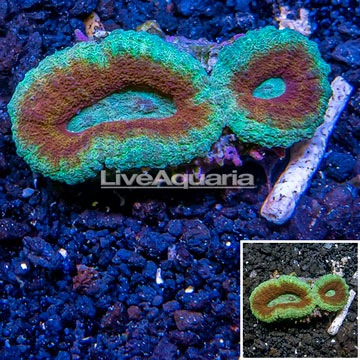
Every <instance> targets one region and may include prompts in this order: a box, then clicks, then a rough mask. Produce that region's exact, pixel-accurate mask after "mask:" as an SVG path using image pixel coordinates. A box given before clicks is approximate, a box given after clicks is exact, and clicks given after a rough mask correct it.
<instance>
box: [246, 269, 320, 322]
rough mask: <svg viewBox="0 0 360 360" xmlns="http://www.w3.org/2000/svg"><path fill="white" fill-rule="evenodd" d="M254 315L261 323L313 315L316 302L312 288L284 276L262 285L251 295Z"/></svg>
mask: <svg viewBox="0 0 360 360" xmlns="http://www.w3.org/2000/svg"><path fill="white" fill-rule="evenodd" d="M250 307H251V311H252V313H253V314H254V315H255V316H256V318H258V319H259V320H261V321H264V322H273V321H276V320H280V319H288V318H290V319H296V318H302V317H304V316H306V315H308V314H309V313H311V312H312V311H313V310H314V308H315V302H314V299H313V297H312V296H311V288H310V286H309V285H307V284H306V283H305V282H303V281H301V280H299V279H298V278H297V277H295V276H288V275H282V276H280V277H279V278H278V279H271V280H268V281H265V282H263V283H261V284H260V285H259V286H258V287H256V288H255V289H254V291H253V292H252V293H251V295H250Z"/></svg>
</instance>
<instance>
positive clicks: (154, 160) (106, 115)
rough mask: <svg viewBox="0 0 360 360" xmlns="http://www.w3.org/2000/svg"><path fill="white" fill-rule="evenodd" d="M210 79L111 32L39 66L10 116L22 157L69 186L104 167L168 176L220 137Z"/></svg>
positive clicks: (151, 45)
mask: <svg viewBox="0 0 360 360" xmlns="http://www.w3.org/2000/svg"><path fill="white" fill-rule="evenodd" d="M209 98H210V90H209V77H208V76H207V74H206V72H205V70H204V69H203V68H202V66H201V64H200V63H199V62H198V61H197V60H196V59H195V58H193V57H192V56H191V55H189V54H187V53H185V52H181V51H179V50H177V49H176V48H175V47H174V46H173V45H171V44H169V43H167V42H165V41H164V40H162V39H161V38H159V37H157V36H155V35H150V34H148V33H145V32H140V33H137V32H135V31H123V30H116V31H113V32H112V33H111V34H110V35H109V36H108V37H107V38H106V39H105V40H103V41H102V42H101V43H100V44H98V43H95V42H86V43H85V42H84V43H78V44H76V45H75V46H73V47H72V48H68V49H65V50H63V51H59V52H57V53H56V54H54V55H52V56H49V57H47V58H45V59H44V60H43V61H42V62H41V63H40V64H39V66H38V67H37V68H35V69H32V70H31V71H29V72H28V73H27V74H26V76H25V78H24V80H23V81H22V82H21V83H20V84H19V85H18V87H17V89H16V91H15V94H14V96H13V98H12V100H11V102H10V103H9V106H8V109H9V113H10V116H11V119H12V123H13V127H12V130H13V137H14V140H15V143H16V146H17V151H18V154H19V155H21V156H22V157H24V159H25V160H26V161H27V162H28V163H29V164H30V166H31V168H32V169H33V170H34V171H36V172H40V173H42V174H44V175H47V176H49V177H51V178H53V179H55V180H60V181H65V182H67V183H69V184H74V183H77V182H81V181H84V180H85V179H87V178H89V177H92V176H95V175H96V173H97V172H98V171H99V170H101V169H102V168H103V166H105V167H107V168H116V169H119V170H128V169H131V168H139V167H142V166H144V167H166V166H167V165H178V164H181V163H186V162H190V161H191V160H192V159H193V158H194V157H196V156H199V155H202V154H203V155H204V154H205V153H206V152H207V151H209V149H210V147H211V145H212V144H213V143H214V142H215V141H216V140H217V139H218V138H219V136H220V135H221V131H222V126H223V125H222V122H221V120H220V119H219V118H215V117H213V116H212V114H213V107H214V105H213V104H212V103H211V102H210V101H209Z"/></svg>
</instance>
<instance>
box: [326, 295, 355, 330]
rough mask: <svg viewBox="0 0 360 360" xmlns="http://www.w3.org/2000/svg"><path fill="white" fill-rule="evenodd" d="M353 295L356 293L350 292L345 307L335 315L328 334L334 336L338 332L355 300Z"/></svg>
mask: <svg viewBox="0 0 360 360" xmlns="http://www.w3.org/2000/svg"><path fill="white" fill-rule="evenodd" d="M355 295H356V292H355V291H354V290H350V293H349V299H348V302H347V304H346V305H345V307H344V308H343V309H342V310H341V311H340V312H339V313H338V314H337V316H336V318H335V319H334V321H333V322H332V323H331V325H330V326H329V328H328V330H327V332H328V334H330V335H336V334H337V333H338V331H339V329H340V327H341V325H342V323H343V322H344V320H345V317H346V315H347V313H348V311H349V308H350V305H351V303H352V302H353V300H354V298H355Z"/></svg>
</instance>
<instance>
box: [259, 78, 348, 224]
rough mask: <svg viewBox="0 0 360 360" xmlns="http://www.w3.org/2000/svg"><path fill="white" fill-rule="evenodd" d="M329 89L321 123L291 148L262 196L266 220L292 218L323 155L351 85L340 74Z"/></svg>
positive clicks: (275, 221) (274, 220)
mask: <svg viewBox="0 0 360 360" xmlns="http://www.w3.org/2000/svg"><path fill="white" fill-rule="evenodd" d="M331 88H332V91H333V95H332V96H331V98H330V100H329V105H328V108H327V110H326V113H325V116H324V122H323V123H322V124H321V125H320V126H319V127H318V128H317V129H316V132H315V134H314V136H313V138H312V139H310V140H306V141H301V142H299V143H297V144H295V145H294V146H293V147H292V148H291V157H290V161H289V164H288V166H287V167H286V169H285V170H284V172H283V173H282V174H281V175H280V177H279V179H278V180H277V182H276V183H275V185H274V187H273V189H272V190H271V192H270V193H269V195H268V196H267V198H266V199H265V202H264V204H263V206H262V208H261V215H262V216H263V217H265V218H266V219H267V220H268V221H271V222H273V223H275V224H279V225H281V224H283V223H285V222H286V221H287V220H289V219H290V218H291V216H292V214H293V213H294V210H295V208H296V204H297V202H298V201H299V199H300V197H301V195H302V194H303V193H304V192H305V190H306V189H307V187H308V185H309V183H310V180H311V178H312V176H313V175H314V173H315V171H316V169H317V168H318V166H319V164H320V162H321V160H322V158H323V156H324V153H325V149H326V144H327V141H328V139H329V136H330V134H331V132H332V130H333V128H334V126H335V124H336V121H337V119H338V118H339V117H340V114H341V112H342V111H343V109H344V107H345V105H346V103H347V100H348V98H349V96H350V94H351V91H352V87H351V85H350V84H348V83H347V82H346V80H345V79H344V78H342V77H341V76H338V77H336V78H335V79H334V80H333V82H332V83H331Z"/></svg>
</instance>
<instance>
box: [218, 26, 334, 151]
mask: <svg viewBox="0 0 360 360" xmlns="http://www.w3.org/2000/svg"><path fill="white" fill-rule="evenodd" d="M329 72H330V66H329V65H328V64H326V63H325V61H324V60H323V59H322V58H321V55H320V52H319V50H318V48H317V45H316V43H314V42H313V41H310V40H308V39H307V38H306V37H305V36H303V35H301V34H300V33H298V32H296V31H293V30H290V29H284V30H281V31H280V30H277V29H275V28H274V27H272V26H267V27H265V28H263V29H261V30H255V31H249V32H248V33H247V34H246V35H245V36H243V37H239V38H238V39H237V40H236V41H235V42H234V44H232V45H230V46H226V47H225V48H223V49H222V51H221V52H220V54H219V60H218V62H217V63H216V65H215V67H214V71H213V74H212V77H213V85H215V87H217V88H218V89H221V91H222V96H223V105H222V107H223V111H224V116H225V119H226V123H227V125H228V126H229V127H230V129H231V130H232V131H233V132H234V133H235V134H236V135H237V137H238V138H240V139H241V140H243V141H245V142H253V143H256V144H259V145H262V146H266V147H274V146H282V147H288V146H290V145H292V144H294V143H295V142H297V141H299V140H302V139H304V138H309V137H311V136H312V135H313V134H314V131H315V129H316V128H317V127H318V126H319V125H320V124H321V123H322V121H323V117H324V114H325V111H326V108H327V103H328V100H329V97H330V95H331V87H330V84H329V82H328V74H329Z"/></svg>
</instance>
